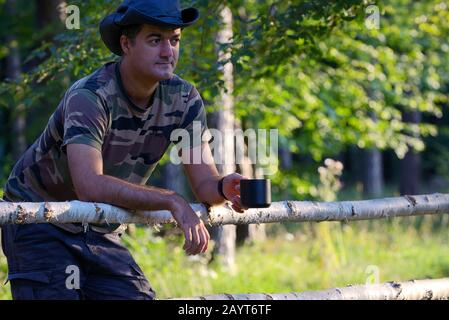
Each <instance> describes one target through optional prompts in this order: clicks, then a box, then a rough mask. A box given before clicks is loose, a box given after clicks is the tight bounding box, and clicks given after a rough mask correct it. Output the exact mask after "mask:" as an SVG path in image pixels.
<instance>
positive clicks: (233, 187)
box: [223, 173, 248, 213]
mask: <svg viewBox="0 0 449 320" xmlns="http://www.w3.org/2000/svg"><path fill="white" fill-rule="evenodd" d="M244 179H247V178H245V177H244V176H242V175H240V174H238V173H231V174H230V175H227V176H225V177H224V179H223V193H224V195H225V196H226V198H227V199H228V200H229V201H231V202H232V209H234V210H235V211H237V212H240V213H243V212H244V211H245V210H246V209H248V208H246V207H245V206H243V205H242V201H241V198H240V180H244Z"/></svg>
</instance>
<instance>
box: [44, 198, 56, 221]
mask: <svg viewBox="0 0 449 320" xmlns="http://www.w3.org/2000/svg"><path fill="white" fill-rule="evenodd" d="M53 214H54V212H53V210H51V209H50V205H49V203H48V202H45V204H44V219H45V221H47V222H48V221H50V220H51V218H53Z"/></svg>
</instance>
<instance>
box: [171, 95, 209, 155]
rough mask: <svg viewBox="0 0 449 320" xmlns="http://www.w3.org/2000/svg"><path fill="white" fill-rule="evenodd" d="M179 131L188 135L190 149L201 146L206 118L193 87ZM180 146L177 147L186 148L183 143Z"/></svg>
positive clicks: (205, 127)
mask: <svg viewBox="0 0 449 320" xmlns="http://www.w3.org/2000/svg"><path fill="white" fill-rule="evenodd" d="M179 129H182V130H185V131H186V133H187V134H188V135H189V137H190V148H194V147H198V146H199V145H201V143H202V137H203V134H204V132H205V131H206V130H207V118H206V110H205V108H204V103H203V99H202V98H201V96H200V94H199V93H198V90H197V89H196V88H195V87H193V88H192V90H191V91H190V94H189V97H188V99H187V105H186V111H185V112H184V116H183V118H182V120H181V125H180V126H179ZM174 143H175V144H177V145H178V143H179V141H175V142H174ZM181 145H182V146H181ZM181 145H178V146H179V147H186V145H185V142H183V143H181Z"/></svg>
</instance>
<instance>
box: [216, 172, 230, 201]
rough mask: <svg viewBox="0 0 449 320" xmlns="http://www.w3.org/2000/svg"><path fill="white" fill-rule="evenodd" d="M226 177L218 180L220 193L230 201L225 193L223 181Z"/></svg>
mask: <svg viewBox="0 0 449 320" xmlns="http://www.w3.org/2000/svg"><path fill="white" fill-rule="evenodd" d="M224 178H225V177H223V178H221V179H220V180H218V193H219V194H220V195H221V196H222V197H223V198H224V199H225V200H228V198H226V196H225V195H224V192H223V180H224Z"/></svg>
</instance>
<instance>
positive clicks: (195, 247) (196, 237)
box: [191, 226, 201, 254]
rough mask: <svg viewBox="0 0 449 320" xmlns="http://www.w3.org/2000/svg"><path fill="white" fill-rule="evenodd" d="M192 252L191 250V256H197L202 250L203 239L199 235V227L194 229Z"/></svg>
mask: <svg viewBox="0 0 449 320" xmlns="http://www.w3.org/2000/svg"><path fill="white" fill-rule="evenodd" d="M192 234H193V237H192V250H191V254H197V253H198V252H199V250H200V245H201V237H200V235H199V234H198V227H196V226H195V227H193V228H192Z"/></svg>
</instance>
